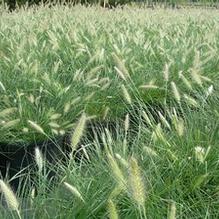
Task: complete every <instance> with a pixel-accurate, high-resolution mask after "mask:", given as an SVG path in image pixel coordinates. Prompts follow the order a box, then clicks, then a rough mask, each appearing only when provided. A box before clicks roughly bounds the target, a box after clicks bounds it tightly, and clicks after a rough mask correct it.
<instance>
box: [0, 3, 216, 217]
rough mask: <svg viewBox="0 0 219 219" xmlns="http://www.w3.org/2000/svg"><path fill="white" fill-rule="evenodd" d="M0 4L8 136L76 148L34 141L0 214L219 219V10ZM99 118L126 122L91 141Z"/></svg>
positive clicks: (1, 88)
mask: <svg viewBox="0 0 219 219" xmlns="http://www.w3.org/2000/svg"><path fill="white" fill-rule="evenodd" d="M0 11H1V14H0V99H1V101H0V131H1V132H0V133H1V134H0V135H1V136H0V139H1V142H2V143H3V144H4V143H5V144H6V143H7V144H12V145H14V146H15V148H16V147H17V148H18V147H21V146H22V145H26V146H27V145H29V144H31V143H32V142H33V141H41V140H46V139H50V140H51V139H54V138H62V136H65V135H66V133H69V132H70V133H71V135H70V137H71V138H70V143H71V144H70V146H71V147H72V152H71V156H69V155H66V159H65V160H67V162H66V163H63V161H56V163H55V164H54V163H50V162H49V161H48V160H46V156H45V155H44V153H43V152H42V151H41V149H40V148H36V149H35V159H36V160H35V161H34V162H35V163H36V166H37V167H38V169H36V173H34V176H35V177H34V178H33V179H32V181H31V180H28V179H29V178H32V175H31V174H32V173H30V172H29V173H27V174H26V175H23V172H22V171H21V172H20V173H18V176H17V177H19V178H20V184H19V188H18V190H17V194H16V195H15V194H14V193H13V191H11V189H10V187H7V189H5V190H4V191H2V192H3V193H4V197H6V198H7V197H9V196H10V194H13V196H14V197H19V202H18V201H16V203H15V204H16V205H10V204H9V205H8V206H6V207H1V210H0V218H16V217H18V216H19V217H20V218H63V219H64V218H127V219H128V218H130V219H133V218H169V219H174V218H200V219H201V218H218V217H219V214H218V212H219V211H218V210H219V209H218V195H219V193H218V191H219V189H218V188H219V187H218V185H219V171H218V153H217V150H218V134H219V132H218V130H219V129H218V127H219V122H218V121H219V120H218V118H219V107H218V106H219V105H218V94H219V93H218V81H219V80H218V79H219V76H218V70H219V65H218V55H217V54H218V52H219V51H218V50H219V45H218V29H219V25H218V21H219V16H218V13H217V11H215V10H210V9H209V10H206V9H198V10H195V9H186V10H184V9H180V10H169V9H166V10H164V9H156V10H150V9H139V8H134V7H133V8H130V7H125V8H123V9H119V8H118V9H115V10H107V9H103V8H99V7H87V8H85V7H82V6H76V7H73V8H70V7H67V6H62V5H58V6H53V7H51V8H49V7H46V6H42V7H37V8H36V7H33V8H30V9H28V10H26V9H19V10H17V11H14V12H13V13H8V12H7V11H5V10H0ZM95 121H98V122H99V123H101V122H102V123H104V122H106V121H108V122H113V123H114V124H118V126H115V127H116V128H115V131H111V130H109V129H108V128H107V127H104V126H103V127H102V128H101V127H100V128H99V129H96V131H95V133H94V138H93V139H90V138H86V125H87V123H90V122H94V123H95ZM57 146H58V145H57ZM78 146H79V150H80V159H79V160H77V161H75V159H74V156H75V153H74V152H75V151H77V149H78ZM49 171H52V172H53V173H56V174H55V175H54V177H52V178H51V177H48V176H49V175H48V174H49V173H48V172H49ZM5 181H6V179H4V181H3V180H1V185H2V187H4V188H6V187H5V186H6V185H7V186H8V184H7V183H6V182H5ZM30 181H31V182H30ZM9 184H10V179H9ZM7 191H10V192H8V194H7ZM9 193H10V194H9ZM16 200H17V199H16ZM6 203H10V202H8V201H7V200H6ZM17 203H19V209H18V204H17ZM14 206H15V207H14ZM18 213H19V214H18Z"/></svg>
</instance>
